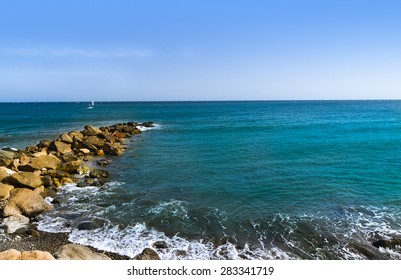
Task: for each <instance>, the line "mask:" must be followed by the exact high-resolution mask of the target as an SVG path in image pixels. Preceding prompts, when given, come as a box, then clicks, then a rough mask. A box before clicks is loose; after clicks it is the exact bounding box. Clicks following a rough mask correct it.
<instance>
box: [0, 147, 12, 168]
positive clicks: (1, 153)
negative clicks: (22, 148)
mask: <svg viewBox="0 0 401 280" xmlns="http://www.w3.org/2000/svg"><path fill="white" fill-rule="evenodd" d="M14 157H15V152H12V151H5V150H0V166H5V167H7V166H9V165H10V164H11V163H12V162H13V160H14Z"/></svg>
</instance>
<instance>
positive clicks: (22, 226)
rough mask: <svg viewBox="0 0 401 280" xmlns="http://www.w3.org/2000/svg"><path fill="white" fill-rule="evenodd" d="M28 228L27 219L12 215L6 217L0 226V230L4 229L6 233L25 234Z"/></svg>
mask: <svg viewBox="0 0 401 280" xmlns="http://www.w3.org/2000/svg"><path fill="white" fill-rule="evenodd" d="M28 226H29V218H28V217H25V216H23V215H13V216H10V217H7V218H5V219H4V220H3V223H2V224H0V228H4V229H5V230H6V232H7V233H25V232H26V230H27V229H28Z"/></svg>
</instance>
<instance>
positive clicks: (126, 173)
mask: <svg viewBox="0 0 401 280" xmlns="http://www.w3.org/2000/svg"><path fill="white" fill-rule="evenodd" d="M126 121H155V122H156V123H157V124H158V126H157V127H156V128H155V129H152V130H148V131H144V132H143V133H142V134H141V135H140V136H138V137H134V138H132V140H131V141H130V142H128V143H127V144H128V146H129V149H128V150H127V152H126V153H125V154H124V155H123V156H122V157H118V158H113V162H112V164H111V165H110V166H109V171H110V173H111V175H112V181H111V182H110V183H109V184H108V185H107V187H106V188H105V189H101V190H99V189H96V188H89V189H78V188H74V187H73V186H67V187H66V188H65V190H64V191H63V192H62V193H61V195H62V196H65V197H66V198H67V199H68V202H66V203H65V204H63V205H62V206H60V207H59V208H57V209H56V211H54V212H52V213H49V214H47V215H45V216H44V217H42V224H41V225H40V226H41V227H42V229H47V230H51V231H61V230H65V231H70V232H71V235H70V236H71V237H70V238H71V240H72V241H74V242H79V243H84V244H89V245H93V246H95V247H98V248H102V249H107V250H111V251H116V252H120V253H122V254H126V255H134V254H135V253H137V252H139V251H141V249H143V247H146V246H149V245H151V244H152V242H154V241H155V240H161V239H163V240H165V241H166V242H167V243H168V244H169V248H168V249H158V250H159V254H161V255H162V257H163V258H166V259H167V258H170V259H175V258H206V259H208V258H212V259H216V258H217V259H218V258H312V259H320V258H322V259H337V258H340V259H355V258H356V259H358V258H365V257H366V256H365V255H363V254H362V253H361V252H360V250H358V249H355V247H357V246H354V245H353V244H362V245H363V246H367V247H369V246H370V244H371V242H372V241H374V240H376V239H377V238H393V237H399V236H401V211H400V209H401V101H302V102H301V101H300V102H295V101H294V102H290V101H288V102H145V103H135V102H134V103H96V104H95V107H94V108H93V109H87V104H86V103H15V104H14V103H7V104H4V103H3V104H0V146H11V147H16V148H23V147H25V146H27V145H32V144H36V143H37V142H38V141H39V140H42V139H52V138H55V137H57V136H58V135H59V134H60V133H61V132H64V131H71V130H76V129H78V130H81V129H82V128H83V126H84V125H86V124H93V125H98V126H102V125H108V124H114V123H117V122H126ZM93 217H99V218H103V219H107V221H108V223H107V226H105V227H104V228H102V229H100V230H96V231H78V230H76V229H74V225H76V224H77V223H79V222H80V221H82V220H88V219H91V218H93ZM67 224H70V225H71V224H72V228H71V227H70V228H68V227H67V226H66V225H67ZM227 237H229V238H227ZM226 239H228V240H229V241H230V242H228V243H224V242H223V241H222V240H226ZM369 248H370V247H369ZM183 252H185V253H183ZM382 253H383V254H384V253H386V254H390V256H391V258H400V257H401V251H397V250H396V249H394V250H391V251H389V252H382Z"/></svg>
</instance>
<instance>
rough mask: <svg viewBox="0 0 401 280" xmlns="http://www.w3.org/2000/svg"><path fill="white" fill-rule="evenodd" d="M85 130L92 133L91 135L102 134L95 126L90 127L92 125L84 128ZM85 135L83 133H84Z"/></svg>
mask: <svg viewBox="0 0 401 280" xmlns="http://www.w3.org/2000/svg"><path fill="white" fill-rule="evenodd" d="M84 128H85V130H87V131H90V132H92V133H93V134H99V133H102V131H101V130H100V129H99V128H98V127H96V126H92V125H87V126H85V127H84ZM84 134H85V133H84Z"/></svg>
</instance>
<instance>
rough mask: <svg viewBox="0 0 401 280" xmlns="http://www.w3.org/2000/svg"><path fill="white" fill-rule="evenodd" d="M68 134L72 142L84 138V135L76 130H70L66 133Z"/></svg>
mask: <svg viewBox="0 0 401 280" xmlns="http://www.w3.org/2000/svg"><path fill="white" fill-rule="evenodd" d="M68 135H69V136H70V137H71V138H72V140H73V141H74V142H81V141H82V139H83V138H84V135H83V134H82V133H81V132H78V131H71V132H69V133H68Z"/></svg>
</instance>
